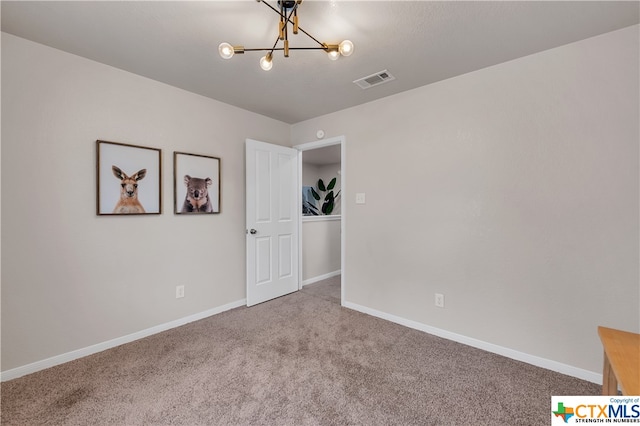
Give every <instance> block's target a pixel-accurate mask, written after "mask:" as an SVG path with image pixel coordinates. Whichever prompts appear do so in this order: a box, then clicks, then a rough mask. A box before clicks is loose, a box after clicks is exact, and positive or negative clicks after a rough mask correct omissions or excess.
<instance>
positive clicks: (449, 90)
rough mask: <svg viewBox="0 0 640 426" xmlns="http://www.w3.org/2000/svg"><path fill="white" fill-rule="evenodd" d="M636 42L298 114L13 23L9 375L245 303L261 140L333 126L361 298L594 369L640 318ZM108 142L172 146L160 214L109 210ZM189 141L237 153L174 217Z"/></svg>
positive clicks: (6, 202)
mask: <svg viewBox="0 0 640 426" xmlns="http://www.w3.org/2000/svg"><path fill="white" fill-rule="evenodd" d="M638 38H639V37H638V26H635V27H631V28H628V29H625V30H621V31H617V32H613V33H609V34H605V35H603V36H600V37H596V38H593V39H589V40H585V41H581V42H578V43H574V44H572V45H568V46H565V47H561V48H558V49H554V50H550V51H547V52H542V53H539V54H536V55H532V56H529V57H526V58H522V59H519V60H515V61H512V62H508V63H505V64H501V65H498V66H494V67H490V68H487V69H484V70H481V71H478V72H474V73H470V74H467V75H464V76H460V77H457V78H453V79H450V80H447V81H443V82H440V83H437V84H433V85H430V86H426V87H423V88H420V89H417V90H413V91H409V92H404V93H401V94H399V95H396V96H393V97H388V98H385V99H382V100H380V101H377V102H372V103H369V104H366V105H362V106H360V107H356V108H352V109H349V110H345V111H342V112H339V113H336V114H332V115H328V116H324V117H319V118H317V119H314V120H309V121H307V122H303V123H299V124H297V125H294V126H292V127H291V126H288V125H286V124H284V123H280V122H277V121H274V120H271V119H268V118H265V117H262V116H259V115H256V114H252V113H249V112H246V111H243V110H240V109H237V108H234V107H230V106H228V105H224V104H221V103H219V102H216V101H213V100H210V99H207V98H204V97H200V96H197V95H194V94H192V93H189V92H185V91H182V90H179V89H175V88H172V87H169V86H166V85H164V84H161V83H158V82H154V81H151V80H148V79H145V78H142V77H139V76H135V75H133V74H129V73H126V72H123V71H120V70H117V69H114V68H111V67H108V66H104V65H100V64H97V63H95V62H92V61H89V60H86V59H82V58H79V57H76V56H73V55H69V54H66V53H63V52H60V51H57V50H53V49H50V48H47V47H45V46H42V45H37V44H34V43H31V42H28V41H25V40H22V39H18V38H15V37H13V36H10V35H6V34H3V35H2V179H1V182H2V201H3V202H2V314H1V315H2V318H1V321H2V371H6V370H8V369H12V368H16V367H19V366H23V365H25V364H28V363H31V362H35V361H39V360H43V359H45V358H47V357H51V356H56V355H60V354H64V353H66V352H69V351H73V350H75V349H79V348H84V347H87V346H90V345H93V344H96V343H99V342H105V341H107V340H109V339H113V338H118V337H121V336H125V335H127V334H129V333H135V332H137V331H139V330H143V329H147V328H149V327H154V326H156V325H158V324H163V323H166V322H169V321H173V320H175V319H179V318H184V317H187V316H189V315H192V314H195V313H199V312H203V311H206V310H208V309H210V308H215V307H219V306H224V305H226V304H229V303H233V302H236V301H238V300H241V299H243V298H244V297H245V284H244V274H245V272H244V270H245V266H244V250H245V244H244V241H245V237H244V140H245V138H253V139H259V140H264V141H266V142H272V143H281V144H287V143H288V142H291V145H296V144H300V143H305V142H308V141H310V140H315V133H316V131H317V129H319V128H322V129H324V130H325V132H326V134H327V136H328V137H331V136H338V135H345V136H346V137H347V144H346V150H347V157H346V161H347V163H346V167H347V175H348V178H349V192H348V193H347V194H345V197H344V200H345V201H344V202H348V216H347V224H346V229H347V235H346V239H347V245H346V247H347V253H346V264H345V266H346V272H347V274H346V280H347V286H346V300H347V302H350V303H353V304H358V305H360V306H365V307H368V308H371V309H375V310H378V311H381V312H387V313H389V314H392V315H396V316H399V317H403V318H407V319H410V320H412V321H416V322H419V323H422V324H428V325H431V326H433V327H438V328H439V329H443V330H448V331H450V332H452V333H459V334H460V335H464V336H469V337H471V338H475V339H479V340H482V341H486V342H490V343H492V344H496V345H501V346H504V347H507V348H512V349H514V350H517V351H522V352H524V353H528V354H531V355H533V356H538V357H542V358H545V359H550V360H554V361H557V362H560V363H566V364H568V365H571V366H576V367H578V368H584V369H587V370H589V371H594V372H598V371H599V370H600V368H601V357H602V355H601V349H600V344H599V341H598V338H597V335H596V332H595V328H596V326H597V325H600V324H602V325H607V326H610V327H616V328H623V329H627V330H631V331H639V330H638V328H639V322H640V318H639V305H640V301H639V299H640V295H639V288H638V282H639V277H638V258H639V249H638V234H639V232H638V231H639V229H638V217H639V212H638V192H639V191H638V190H639V188H638V141H639V135H638V114H639V107H638V93H639V87H638V48H639V46H638ZM397 77H400V78H401V76H397ZM391 84H393V83H391ZM372 90H375V88H374V89H372ZM228 123H243V125H242V126H234V125H229V124H228ZM290 131H291V133H290ZM98 138H100V139H105V140H112V141H119V142H125V143H133V144H139V145H144V146H151V147H157V148H161V149H162V150H163V182H164V187H163V207H164V213H163V214H162V215H159V216H145V217H126V218H121V217H97V216H96V215H95V140H96V139H98ZM290 139H291V140H290ZM174 150H175V151H186V152H192V153H202V154H206V155H215V156H219V157H221V158H222V204H221V208H222V213H221V214H220V215H217V216H213V217H211V216H203V217H176V216H174V215H173V213H172V210H171V203H172V198H173V194H172V188H171V184H172V181H173V176H172V158H171V155H172V153H173V151H174ZM349 159H351V160H349ZM381 171H384V172H381ZM357 192H365V193H366V195H367V204H365V205H356V204H355V203H354V198H355V193H357ZM203 235H204V237H203ZM194 237H195V238H194ZM179 284H184V285H185V286H186V289H185V290H186V297H185V298H184V299H175V286H176V285H179ZM434 292H440V293H444V294H445V296H446V308H445V309H436V308H435V307H434V306H433V293H434Z"/></svg>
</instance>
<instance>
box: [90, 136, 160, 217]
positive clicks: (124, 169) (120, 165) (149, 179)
mask: <svg viewBox="0 0 640 426" xmlns="http://www.w3.org/2000/svg"><path fill="white" fill-rule="evenodd" d="M96 143H97V146H96V148H97V149H96V154H97V155H96V165H97V167H96V213H97V214H98V215H115V216H136V215H149V214H161V213H162V151H161V150H160V149H158V148H150V147H145V146H139V145H129V144H124V143H118V142H107V141H101V140H98V141H96Z"/></svg>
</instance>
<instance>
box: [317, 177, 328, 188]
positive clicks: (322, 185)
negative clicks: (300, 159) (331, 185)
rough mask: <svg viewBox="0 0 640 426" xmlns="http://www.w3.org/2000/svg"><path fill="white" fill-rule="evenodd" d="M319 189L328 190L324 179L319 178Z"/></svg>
mask: <svg viewBox="0 0 640 426" xmlns="http://www.w3.org/2000/svg"><path fill="white" fill-rule="evenodd" d="M318 189H319V190H320V191H326V190H327V188H325V187H324V182H323V181H322V179H318Z"/></svg>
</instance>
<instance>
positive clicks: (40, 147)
mask: <svg viewBox="0 0 640 426" xmlns="http://www.w3.org/2000/svg"><path fill="white" fill-rule="evenodd" d="M229 123H242V125H241V126H238V125H229ZM289 131H290V126H289V125H288V124H285V123H282V122H278V121H275V120H272V119H268V118H266V117H263V116H260V115H256V114H253V113H249V112H247V111H244V110H241V109H238V108H234V107H231V106H228V105H225V104H222V103H220V102H217V101H213V100H211V99H208V98H205V97H202V96H198V95H195V94H193V93H189V92H186V91H183V90H180V89H176V88H173V87H170V86H167V85H165V84H162V83H158V82H156V81H152V80H149V79H146V78H143V77H139V76H136V75H134V74H130V73H127V72H123V71H120V70H118V69H115V68H112V67H108V66H105V65H101V64H98V63H95V62H92V61H89V60H87V59H83V58H80V57H77V56H73V55H70V54H67V53H63V52H61V51H58V50H54V49H50V48H48V47H45V46H43V45H39V44H35V43H31V42H29V41H26V40H23V39H20V38H16V37H14V36H11V35H7V34H4V33H3V34H2V154H3V155H2V200H3V203H2V371H6V370H9V369H13V368H16V367H19V366H24V365H26V364H29V363H33V362H36V361H40V360H43V359H45V358H48V357H52V356H57V355H60V354H64V353H67V352H70V351H74V350H77V349H80V348H85V347H88V346H90V345H94V344H97V343H100V342H105V341H108V340H109V339H114V338H119V337H121V336H125V335H128V334H130V333H135V332H138V331H140V330H144V329H147V328H150V327H155V326H157V325H159V324H163V323H166V322H170V321H173V320H176V319H179V318H184V317H187V316H189V315H193V314H196V313H200V312H203V311H207V310H209V309H211V308H215V307H219V306H223V305H226V304H229V303H233V302H238V301H241V300H242V299H244V298H245V260H244V259H245V229H244V228H245V223H244V218H245V202H244V168H245V167H244V162H245V159H244V142H245V138H253V139H258V140H263V141H266V142H271V143H277V144H288V142H289ZM96 139H103V140H108V141H117V142H124V143H130V144H137V145H143V146H149V147H155V148H160V149H162V157H163V161H162V166H163V171H162V174H163V184H164V187H163V189H162V197H163V203H162V204H163V214H162V215H155V216H142V217H109V216H102V217H98V216H96V213H95V188H96V181H95V167H96V165H95V161H96V160H95V157H96V152H95V150H96V149H95V141H96ZM173 151H183V152H189V153H195V154H204V155H212V156H217V157H220V158H221V170H222V191H221V194H222V201H221V214H219V215H206V216H198V217H193V216H190V217H184V216H175V215H174V214H173V208H172V203H173V188H172V185H173V165H172V164H173V158H172V155H173ZM177 285H185V297H184V298H183V299H176V298H175V287H176V286H177Z"/></svg>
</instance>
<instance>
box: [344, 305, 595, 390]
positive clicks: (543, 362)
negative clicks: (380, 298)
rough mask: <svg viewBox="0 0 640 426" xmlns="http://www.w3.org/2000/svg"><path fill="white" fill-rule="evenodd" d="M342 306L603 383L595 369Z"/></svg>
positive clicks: (365, 309)
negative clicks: (575, 365)
mask: <svg viewBox="0 0 640 426" xmlns="http://www.w3.org/2000/svg"><path fill="white" fill-rule="evenodd" d="M342 306H344V307H345V308H349V309H353V310H354V311H358V312H362V313H365V314H367V315H371V316H374V317H378V318H382V319H385V320H387V321H391V322H394V323H396V324H400V325H404V326H405V327H409V328H413V329H415V330H419V331H423V332H425V333H429V334H433V335H434V336H438V337H442V338H445V339H448V340H453V341H454V342H458V343H462V344H465V345H468V346H473V347H474V348H478V349H482V350H485V351H487V352H491V353H494V354H498V355H502V356H505V357H507V358H511V359H515V360H516V361H522V362H526V363H527V364H531V365H535V366H536V367H542V368H546V369H547V370H551V371H555V372H558V373H562V374H566V375H567V376H572V377H577V378H578V379H582V380H586V381H589V382H593V383H597V384H601V383H602V374H598V373H594V372H593V371H588V370H584V369H582V368H577V367H573V366H571V365H567V364H563V363H560V362H557V361H552V360H549V359H546V358H541V357H538V356H535V355H530V354H527V353H524V352H519V351H516V350H513V349H509V348H505V347H503V346H498V345H494V344H493V343H487V342H483V341H482V340H478V339H474V338H471V337H467V336H463V335H461V334H456V333H452V332H450V331H446V330H442V329H439V328H436V327H431V326H429V325H426V324H422V323H419V322H417V321H413V320H409V319H406V318H402V317H398V316H395V315H391V314H388V313H385V312H381V311H377V310H375V309H371V308H367V307H365V306H360V305H357V304H355V303H351V302H343V303H342Z"/></svg>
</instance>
